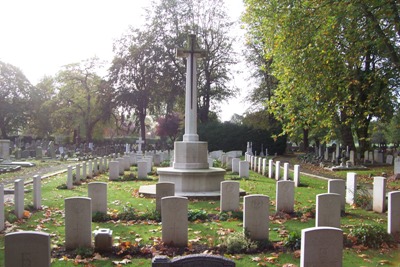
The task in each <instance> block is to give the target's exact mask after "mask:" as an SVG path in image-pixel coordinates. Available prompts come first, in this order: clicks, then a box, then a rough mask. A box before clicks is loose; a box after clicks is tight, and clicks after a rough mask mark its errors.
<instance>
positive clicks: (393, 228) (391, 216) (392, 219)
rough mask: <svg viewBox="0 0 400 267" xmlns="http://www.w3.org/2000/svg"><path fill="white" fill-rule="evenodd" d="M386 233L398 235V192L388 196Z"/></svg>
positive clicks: (399, 225)
mask: <svg viewBox="0 0 400 267" xmlns="http://www.w3.org/2000/svg"><path fill="white" fill-rule="evenodd" d="M388 233H389V234H391V235H395V234H398V233H400V191H393V192H390V193H389V194H388Z"/></svg>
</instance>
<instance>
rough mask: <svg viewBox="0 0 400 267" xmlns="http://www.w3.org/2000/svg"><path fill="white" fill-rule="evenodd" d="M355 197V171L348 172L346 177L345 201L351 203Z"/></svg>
mask: <svg viewBox="0 0 400 267" xmlns="http://www.w3.org/2000/svg"><path fill="white" fill-rule="evenodd" d="M356 197H357V173H355V172H348V173H347V177H346V203H347V204H350V205H353V204H354V203H355V201H356Z"/></svg>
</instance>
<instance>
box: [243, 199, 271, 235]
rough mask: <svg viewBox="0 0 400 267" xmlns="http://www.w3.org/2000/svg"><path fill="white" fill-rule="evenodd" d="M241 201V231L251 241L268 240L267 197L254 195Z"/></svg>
mask: <svg viewBox="0 0 400 267" xmlns="http://www.w3.org/2000/svg"><path fill="white" fill-rule="evenodd" d="M243 199H244V200H243V229H244V230H245V231H247V233H248V234H249V237H250V239H252V240H266V239H268V237H269V197H268V196H265V195H259V194H255V195H248V196H245V197H244V198H243Z"/></svg>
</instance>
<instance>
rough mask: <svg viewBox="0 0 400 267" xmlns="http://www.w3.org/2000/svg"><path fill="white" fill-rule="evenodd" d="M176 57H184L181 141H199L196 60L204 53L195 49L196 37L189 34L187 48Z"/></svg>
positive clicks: (181, 49)
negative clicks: (184, 86) (183, 116)
mask: <svg viewBox="0 0 400 267" xmlns="http://www.w3.org/2000/svg"><path fill="white" fill-rule="evenodd" d="M176 55H177V56H178V57H186V59H187V64H186V96H185V134H184V135H183V141H184V142H185V141H199V136H198V135H197V67H196V62H197V58H201V57H204V56H205V55H206V51H205V50H202V49H197V48H196V35H194V34H190V35H189V39H188V47H187V48H178V49H177V50H176Z"/></svg>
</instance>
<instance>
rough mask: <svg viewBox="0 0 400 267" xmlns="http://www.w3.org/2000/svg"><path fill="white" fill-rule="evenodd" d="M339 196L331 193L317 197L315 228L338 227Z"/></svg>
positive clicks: (339, 213)
mask: <svg viewBox="0 0 400 267" xmlns="http://www.w3.org/2000/svg"><path fill="white" fill-rule="evenodd" d="M340 215H341V212H340V195H339V194H333V193H326V194H319V195H317V207H316V214H315V226H316V227H321V226H329V227H337V228H339V227H340Z"/></svg>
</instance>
